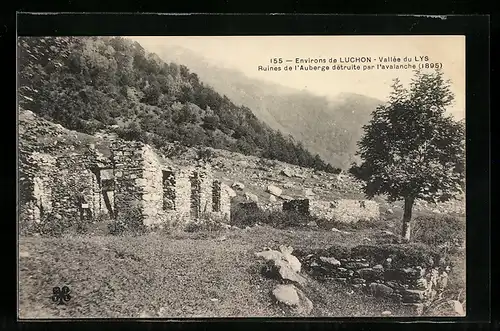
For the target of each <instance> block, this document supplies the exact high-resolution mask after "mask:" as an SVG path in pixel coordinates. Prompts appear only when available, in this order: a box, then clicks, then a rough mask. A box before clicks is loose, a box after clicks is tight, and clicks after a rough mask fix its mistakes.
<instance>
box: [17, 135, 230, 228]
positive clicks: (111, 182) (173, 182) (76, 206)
mask: <svg viewBox="0 0 500 331" xmlns="http://www.w3.org/2000/svg"><path fill="white" fill-rule="evenodd" d="M20 174H21V178H20V188H21V190H20V192H21V194H20V202H21V205H22V206H23V210H24V213H23V217H24V218H25V219H26V220H27V221H28V222H31V223H40V222H41V221H42V220H43V219H45V217H46V216H48V215H51V216H52V217H54V218H56V219H59V220H64V222H67V223H68V224H75V222H76V223H78V221H81V220H82V218H86V219H87V220H88V221H93V220H96V219H97V218H98V217H99V216H102V215H107V216H108V217H109V218H111V219H113V220H115V221H117V222H122V223H125V224H126V223H128V222H131V220H132V219H134V220H135V221H137V220H139V222H141V223H142V224H143V225H146V226H150V225H154V224H165V225H174V224H179V223H181V224H182V223H185V222H187V221H188V220H190V219H197V218H200V217H202V216H203V215H211V216H213V217H217V218H218V219H220V220H223V221H229V219H230V196H229V193H228V190H227V187H226V186H225V185H224V184H222V183H221V182H220V181H219V180H218V179H216V178H214V176H213V173H212V170H211V169H210V167H209V166H208V165H206V164H199V165H195V166H179V165H175V164H173V163H171V162H169V160H164V159H163V158H161V157H160V156H159V155H158V154H157V153H156V152H155V151H154V150H153V149H152V148H151V147H150V146H148V145H145V144H143V143H140V142H130V141H115V142H113V143H112V145H111V157H109V158H107V157H104V156H103V155H101V154H100V153H99V152H98V151H97V150H96V149H95V148H94V146H92V145H91V146H90V147H89V148H88V149H87V150H86V151H84V152H83V153H76V152H71V153H65V154H64V155H58V156H54V155H52V154H45V153H37V152H33V153H30V154H29V155H25V156H24V157H23V158H22V162H21V164H20ZM82 210H83V211H85V212H82Z"/></svg>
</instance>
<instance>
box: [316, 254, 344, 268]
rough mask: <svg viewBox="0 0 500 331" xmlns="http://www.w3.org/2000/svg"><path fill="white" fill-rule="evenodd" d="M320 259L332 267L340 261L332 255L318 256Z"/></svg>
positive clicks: (338, 264) (336, 265)
mask: <svg viewBox="0 0 500 331" xmlns="http://www.w3.org/2000/svg"><path fill="white" fill-rule="evenodd" d="M319 259H320V261H321V262H324V263H326V264H328V265H331V266H334V267H338V266H340V261H339V260H337V259H336V258H334V257H324V256H320V258H319Z"/></svg>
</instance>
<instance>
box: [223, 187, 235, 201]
mask: <svg viewBox="0 0 500 331" xmlns="http://www.w3.org/2000/svg"><path fill="white" fill-rule="evenodd" d="M224 189H225V190H226V192H227V195H228V196H229V197H230V198H234V197H235V196H236V192H235V191H234V190H233V189H232V188H230V187H229V186H225V187H224Z"/></svg>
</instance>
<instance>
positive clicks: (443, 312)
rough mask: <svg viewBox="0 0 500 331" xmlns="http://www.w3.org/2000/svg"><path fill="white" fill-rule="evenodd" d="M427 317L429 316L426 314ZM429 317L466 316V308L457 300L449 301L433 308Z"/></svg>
mask: <svg viewBox="0 0 500 331" xmlns="http://www.w3.org/2000/svg"><path fill="white" fill-rule="evenodd" d="M426 315H427V314H426ZM428 315H431V316H465V309H464V306H463V305H462V304H461V303H460V301H457V300H448V301H445V302H443V303H441V304H439V305H437V306H435V307H433V308H432V309H431V310H430V311H429V313H428Z"/></svg>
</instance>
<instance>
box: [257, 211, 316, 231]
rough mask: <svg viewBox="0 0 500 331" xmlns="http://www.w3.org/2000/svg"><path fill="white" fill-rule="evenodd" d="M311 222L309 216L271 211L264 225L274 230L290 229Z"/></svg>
mask: <svg viewBox="0 0 500 331" xmlns="http://www.w3.org/2000/svg"><path fill="white" fill-rule="evenodd" d="M311 220H312V218H311V217H310V216H306V215H303V214H300V213H297V212H291V211H289V212H282V211H272V212H270V213H269V214H268V217H267V219H265V220H264V223H265V224H268V225H270V226H272V227H275V228H291V227H300V226H305V225H306V224H307V223H308V222H310V221H311Z"/></svg>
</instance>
